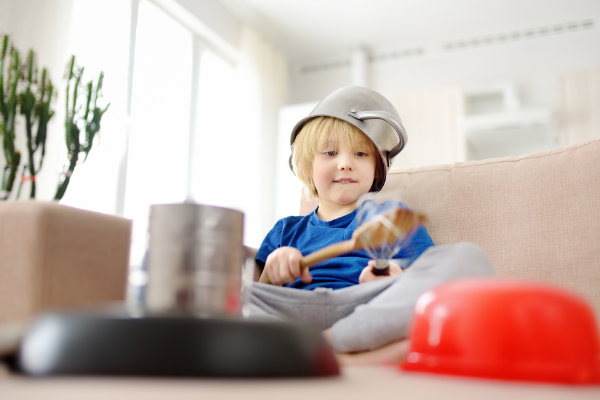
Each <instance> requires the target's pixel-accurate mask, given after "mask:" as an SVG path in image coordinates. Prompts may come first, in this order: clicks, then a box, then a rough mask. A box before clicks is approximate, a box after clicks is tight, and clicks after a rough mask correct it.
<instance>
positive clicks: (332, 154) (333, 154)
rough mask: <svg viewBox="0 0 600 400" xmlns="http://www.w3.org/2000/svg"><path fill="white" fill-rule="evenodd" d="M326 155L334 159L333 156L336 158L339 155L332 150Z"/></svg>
mask: <svg viewBox="0 0 600 400" xmlns="http://www.w3.org/2000/svg"><path fill="white" fill-rule="evenodd" d="M324 154H325V155H326V156H330V157H333V156H335V155H336V154H337V152H335V151H333V150H331V151H326V152H325V153H324Z"/></svg>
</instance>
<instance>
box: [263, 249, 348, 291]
mask: <svg viewBox="0 0 600 400" xmlns="http://www.w3.org/2000/svg"><path fill="white" fill-rule="evenodd" d="M355 243H356V241H355V240H354V239H350V240H345V241H343V242H339V243H334V244H332V245H329V246H327V247H323V248H322V249H321V250H317V251H315V252H314V253H311V254H309V255H307V256H306V257H303V258H301V259H300V268H301V269H302V270H303V271H304V270H305V269H306V268H308V267H310V266H311V265H313V264H316V263H318V262H319V261H323V260H327V259H328V258H333V257H335V256H339V255H340V254H343V253H347V252H349V251H352V250H354V245H355ZM258 281H259V282H260V283H268V284H270V283H271V280H270V279H269V276H268V275H267V274H266V273H264V272H263V273H262V275H261V276H260V279H259V280H258Z"/></svg>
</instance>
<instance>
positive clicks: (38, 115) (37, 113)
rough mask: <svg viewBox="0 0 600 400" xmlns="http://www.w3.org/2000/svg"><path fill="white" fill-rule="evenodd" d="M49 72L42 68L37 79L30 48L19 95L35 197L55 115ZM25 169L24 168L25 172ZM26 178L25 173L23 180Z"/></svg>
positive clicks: (32, 189) (28, 166) (28, 165)
mask: <svg viewBox="0 0 600 400" xmlns="http://www.w3.org/2000/svg"><path fill="white" fill-rule="evenodd" d="M46 76H47V72H46V69H45V68H44V69H43V70H42V78H41V80H40V81H38V80H37V70H36V68H35V53H34V52H33V50H29V54H28V55H27V64H26V76H25V90H24V91H23V92H21V93H20V94H19V96H18V98H19V109H20V112H21V114H23V116H24V117H25V134H26V136H27V155H28V160H27V170H29V180H30V181H31V191H30V195H29V197H30V198H32V199H35V188H36V184H35V175H36V173H37V172H39V170H40V169H41V167H42V163H43V159H44V155H45V153H46V132H47V126H48V122H49V121H50V119H51V118H52V116H53V115H54V111H52V110H50V103H51V101H52V94H53V90H54V88H53V86H52V82H51V81H50V79H47V78H46ZM36 84H37V86H38V91H39V93H38V95H37V96H36V94H35V93H34V91H33V90H32V86H33V85H36ZM36 123H37V134H36V136H35V137H34V136H33V127H34V124H36ZM38 149H39V150H40V152H41V154H40V157H39V166H37V167H36V162H35V153H36V152H37V151H38ZM24 173H25V169H24V170H23V174H24ZM24 179H25V175H23V178H22V180H24Z"/></svg>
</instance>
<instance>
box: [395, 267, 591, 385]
mask: <svg viewBox="0 0 600 400" xmlns="http://www.w3.org/2000/svg"><path fill="white" fill-rule="evenodd" d="M401 368H402V369H404V370H407V371H422V372H434V373H443V374H454V375H468V376H475V377H484V378H496V379H510V380H521V381H541V382H556V383H572V384H589V383H600V339H599V334H598V325H597V323H596V320H595V318H594V314H593V312H592V310H591V308H590V306H589V305H588V304H587V303H586V301H585V300H583V299H582V298H581V297H579V296H577V295H575V294H573V293H571V292H568V291H566V290H563V289H560V288H557V287H554V286H549V285H544V284H539V283H531V282H521V281H513V280H504V279H494V278H491V279H490V278H485V279H466V280H460V281H455V282H451V283H448V284H445V285H441V286H439V287H437V288H435V289H433V290H430V291H428V292H426V293H424V294H423V295H422V296H421V297H420V298H419V300H418V301H417V304H416V306H415V313H414V319H413V327H412V333H411V346H410V351H409V354H408V355H407V358H406V361H405V362H404V363H403V364H401Z"/></svg>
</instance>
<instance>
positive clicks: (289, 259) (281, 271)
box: [259, 247, 312, 285]
mask: <svg viewBox="0 0 600 400" xmlns="http://www.w3.org/2000/svg"><path fill="white" fill-rule="evenodd" d="M301 258H302V253H300V251H299V250H298V249H296V248H294V247H280V248H278V249H277V250H274V251H273V252H272V253H271V254H269V256H268V257H267V262H266V263H265V269H264V270H263V273H262V275H261V277H260V280H259V282H264V278H265V277H267V276H268V277H269V280H270V281H271V283H272V284H273V285H285V284H287V283H292V282H294V281H295V280H296V279H298V278H299V277H300V276H302V282H304V283H310V282H311V281H312V276H311V275H310V272H309V271H308V268H305V269H304V271H302V270H301V268H300V259H301Z"/></svg>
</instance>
